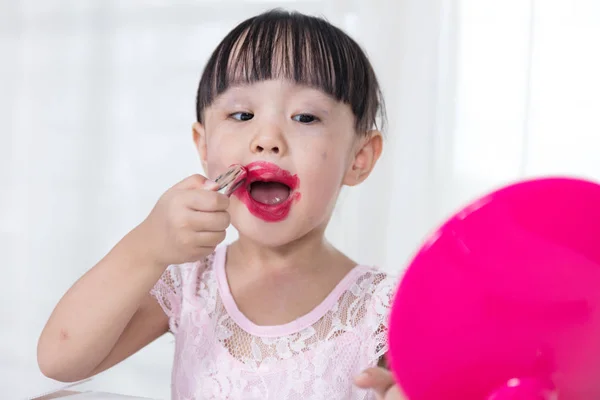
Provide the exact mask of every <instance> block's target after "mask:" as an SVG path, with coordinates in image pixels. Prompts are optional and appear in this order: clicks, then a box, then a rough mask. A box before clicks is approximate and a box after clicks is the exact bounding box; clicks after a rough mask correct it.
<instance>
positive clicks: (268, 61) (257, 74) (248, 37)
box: [196, 10, 383, 133]
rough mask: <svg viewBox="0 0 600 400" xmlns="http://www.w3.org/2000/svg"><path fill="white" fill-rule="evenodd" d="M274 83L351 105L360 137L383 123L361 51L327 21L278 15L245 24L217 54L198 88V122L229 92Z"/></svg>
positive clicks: (292, 14) (375, 86)
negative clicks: (282, 81) (310, 90)
mask: <svg viewBox="0 0 600 400" xmlns="http://www.w3.org/2000/svg"><path fill="white" fill-rule="evenodd" d="M273 79H285V80H289V81H292V82H294V83H296V84H299V85H304V86H308V87H312V88H315V89H318V90H320V91H322V92H324V93H326V94H328V95H329V96H331V97H332V98H334V99H335V100H337V101H340V102H342V103H346V104H348V105H349V106H350V108H351V109H352V112H353V114H354V116H355V118H356V129H357V131H359V132H363V133H365V132H367V131H368V130H370V129H373V128H377V126H378V124H377V119H378V116H379V117H381V120H383V112H382V111H381V110H382V104H381V103H382V96H381V93H380V89H379V85H378V83H377V79H376V77H375V73H374V72H373V68H372V67H371V65H370V63H369V61H368V59H367V57H366V55H365V54H364V52H363V51H362V49H361V48H360V46H359V45H358V44H357V43H356V42H355V41H354V40H352V39H351V38H350V37H349V36H348V35H346V34H345V33H344V32H342V31H341V30H340V29H338V28H336V27H334V26H333V25H331V24H330V23H328V22H327V21H325V20H324V19H321V18H316V17H311V16H307V15H303V14H300V13H295V12H285V11H281V10H274V11H269V12H267V13H264V14H261V15H259V16H257V17H254V18H250V19H248V20H246V21H244V22H242V23H241V24H240V25H238V26H237V27H236V28H235V29H234V30H233V31H231V32H230V33H229V34H228V35H227V36H226V37H225V39H223V41H222V42H221V43H220V44H219V46H218V47H217V49H216V50H215V51H214V52H213V54H212V56H211V58H210V59H209V61H208V63H207V65H206V67H205V69H204V73H203V74H202V78H201V80H200V85H199V88H198V97H197V103H196V114H197V115H196V117H197V119H198V121H199V122H202V120H203V112H204V110H205V109H206V108H207V107H209V106H210V105H211V104H212V102H213V101H214V100H215V98H216V97H217V96H219V95H220V94H221V93H223V92H224V91H226V90H227V89H228V88H229V87H231V86H234V85H240V84H251V83H255V82H260V81H266V80H273ZM379 113H381V115H379ZM381 122H383V121H381Z"/></svg>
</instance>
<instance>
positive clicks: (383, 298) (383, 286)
mask: <svg viewBox="0 0 600 400" xmlns="http://www.w3.org/2000/svg"><path fill="white" fill-rule="evenodd" d="M362 268H363V271H362V273H361V275H360V276H359V277H358V279H357V280H356V283H355V284H354V287H353V288H352V289H353V292H354V291H356V292H357V293H355V294H360V295H362V297H364V298H365V300H366V301H367V307H368V310H367V311H368V312H374V313H375V314H387V313H388V312H389V308H390V307H391V304H392V301H393V297H394V293H395V291H396V288H397V286H398V282H399V277H398V276H395V275H391V274H389V273H387V272H385V271H383V270H381V269H380V268H378V267H372V266H369V267H362Z"/></svg>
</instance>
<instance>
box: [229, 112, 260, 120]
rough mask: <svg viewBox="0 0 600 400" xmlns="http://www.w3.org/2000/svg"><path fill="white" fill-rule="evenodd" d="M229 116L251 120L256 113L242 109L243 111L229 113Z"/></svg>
mask: <svg viewBox="0 0 600 400" xmlns="http://www.w3.org/2000/svg"><path fill="white" fill-rule="evenodd" d="M229 117H230V118H233V119H236V120H238V121H250V120H251V119H252V118H254V114H252V113H249V112H243V111H242V112H236V113H233V114H231V115H229Z"/></svg>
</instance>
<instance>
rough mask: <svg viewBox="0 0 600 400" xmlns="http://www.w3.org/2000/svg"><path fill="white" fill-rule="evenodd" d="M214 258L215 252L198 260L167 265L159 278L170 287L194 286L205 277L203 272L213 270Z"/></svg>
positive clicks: (206, 272)
mask: <svg viewBox="0 0 600 400" xmlns="http://www.w3.org/2000/svg"><path fill="white" fill-rule="evenodd" d="M214 260H215V253H212V254H210V255H208V256H206V257H204V258H203V259H201V260H198V261H194V262H189V263H184V264H173V265H169V266H168V267H167V269H166V270H165V272H164V274H163V275H162V277H161V279H160V280H161V281H162V283H163V284H167V285H168V286H169V287H171V288H180V289H183V288H185V287H187V286H196V285H197V284H198V283H199V282H200V281H203V280H204V279H205V278H204V276H205V274H208V273H211V272H212V271H213V265H214Z"/></svg>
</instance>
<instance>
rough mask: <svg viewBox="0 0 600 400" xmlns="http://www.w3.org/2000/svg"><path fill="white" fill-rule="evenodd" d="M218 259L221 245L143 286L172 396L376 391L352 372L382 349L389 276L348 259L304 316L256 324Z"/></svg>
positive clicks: (305, 396)
mask: <svg viewBox="0 0 600 400" xmlns="http://www.w3.org/2000/svg"><path fill="white" fill-rule="evenodd" d="M225 257H226V247H224V246H223V247H219V248H218V249H217V251H216V252H215V253H214V254H213V255H211V256H209V257H208V258H206V259H205V260H204V261H202V262H197V263H192V264H183V265H177V266H171V267H169V268H168V269H167V270H166V271H165V273H164V275H163V276H162V278H161V279H160V280H159V281H158V282H157V284H156V286H155V287H154V288H153V289H152V294H153V295H154V297H156V299H157V300H158V302H159V303H160V304H161V306H162V308H163V309H164V310H165V312H166V314H167V315H168V316H169V325H170V329H171V331H172V332H173V334H174V335H175V360H174V365H173V374H172V398H173V399H178V400H184V399H260V400H265V399H277V400H300V399H302V400H309V399H319V400H323V399H328V400H334V399H344V400H348V399H352V400H359V399H360V400H367V399H374V398H375V397H374V395H373V394H372V393H370V392H367V391H365V390H361V389H358V388H356V387H355V386H354V385H353V378H354V376H356V375H357V374H358V373H360V372H361V371H362V370H363V369H365V368H368V367H372V366H375V365H377V362H378V360H379V358H380V357H381V356H382V355H384V354H385V353H386V351H387V336H386V333H387V317H388V311H389V307H390V304H391V300H392V295H393V292H394V290H395V287H396V280H395V279H394V278H391V277H390V276H388V275H386V274H385V273H383V272H381V271H379V270H377V269H375V268H373V267H367V266H357V267H355V268H354V269H353V270H352V271H351V272H350V273H348V274H347V275H346V276H345V277H344V278H343V279H342V281H340V283H339V284H338V285H337V286H336V288H335V289H334V290H333V291H332V292H331V293H330V294H329V295H328V297H327V298H326V299H325V300H324V301H323V302H322V303H321V304H320V305H318V306H317V307H316V308H315V309H314V310H312V311H311V312H310V313H309V314H306V315H304V316H303V317H301V318H299V319H297V320H295V321H293V322H291V323H288V324H285V325H279V326H258V325H255V324H254V323H252V321H250V320H249V319H247V318H246V317H245V316H244V315H243V314H242V313H241V312H240V311H239V309H238V307H237V305H236V304H235V301H234V299H233V297H232V295H231V292H230V290H229V285H228V283H227V278H226V276H225V269H224V267H225Z"/></svg>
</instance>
